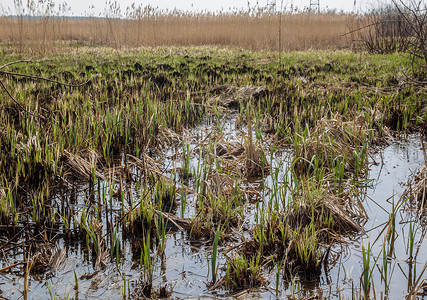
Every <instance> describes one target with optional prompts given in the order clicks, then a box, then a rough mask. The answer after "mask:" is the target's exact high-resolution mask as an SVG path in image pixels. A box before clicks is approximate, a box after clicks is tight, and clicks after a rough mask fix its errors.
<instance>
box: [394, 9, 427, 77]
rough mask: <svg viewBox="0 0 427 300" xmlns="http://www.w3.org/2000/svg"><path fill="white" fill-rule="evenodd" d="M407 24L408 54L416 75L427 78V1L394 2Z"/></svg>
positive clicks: (405, 27)
mask: <svg viewBox="0 0 427 300" xmlns="http://www.w3.org/2000/svg"><path fill="white" fill-rule="evenodd" d="M392 1H393V4H394V6H395V8H396V10H397V12H398V14H399V17H400V18H401V20H402V22H403V23H404V24H405V26H404V29H405V34H406V35H407V36H408V37H409V38H408V39H407V40H406V44H407V47H406V51H405V52H406V53H408V54H410V56H411V58H412V66H413V72H414V75H415V76H417V77H418V79H422V80H424V79H425V78H426V77H427V2H426V1H425V0H407V1H403V0H392Z"/></svg>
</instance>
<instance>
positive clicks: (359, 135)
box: [0, 49, 427, 299]
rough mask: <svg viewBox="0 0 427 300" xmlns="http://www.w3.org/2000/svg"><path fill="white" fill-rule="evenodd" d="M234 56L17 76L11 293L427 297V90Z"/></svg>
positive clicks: (6, 119)
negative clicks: (426, 293) (425, 132)
mask: <svg viewBox="0 0 427 300" xmlns="http://www.w3.org/2000/svg"><path fill="white" fill-rule="evenodd" d="M227 51H228V50H227ZM227 51H222V50H218V53H209V52H208V53H206V51H205V49H203V51H202V50H200V49H196V50H194V49H193V50H191V51H190V50H188V49H187V50H185V51H181V52H179V53H178V52H176V53H173V54H171V51H164V52H163V50H161V51H159V53H154V54H153V53H149V52H148V53H143V55H142V56H134V55H135V54H131V55H130V54H126V55H130V56H126V57H123V58H120V59H119V60H118V61H116V60H115V59H114V58H111V57H109V56H108V55H107V54H104V55H105V57H104V60H105V61H104V63H99V62H97V63H94V61H92V60H90V59H95V58H92V56H91V55H92V54H85V55H84V56H82V57H80V56H78V57H77V58H73V59H74V60H75V62H76V66H73V65H72V64H69V63H68V64H67V63H66V62H62V63H58V66H57V68H59V69H60V70H62V71H60V72H57V71H55V68H54V67H53V65H50V62H43V61H42V62H33V63H31V64H26V63H25V64H24V65H23V66H22V62H21V63H16V64H13V65H11V66H12V67H15V65H17V66H19V67H17V66H16V69H14V70H12V71H10V73H9V74H5V76H6V75H7V76H8V77H7V80H8V81H7V85H6V86H7V88H8V90H10V91H12V92H11V94H10V96H9V95H8V94H7V93H4V94H3V95H2V97H3V98H2V99H4V101H3V102H2V104H1V106H0V109H1V112H2V114H1V117H0V121H1V123H0V146H1V147H2V148H1V151H2V152H1V153H2V157H1V163H0V168H1V171H2V172H3V173H2V174H3V175H1V177H0V178H1V180H0V200H1V202H0V217H1V224H0V250H1V256H0V292H1V293H0V296H1V297H4V298H6V299H18V298H25V299H38V298H40V299H46V298H51V299H57V298H60V299H79V298H80V299H94V298H95V299H96V298H104V299H116V298H126V299H138V298H197V297H207V298H216V297H243V298H259V297H262V298H276V297H277V298H286V297H289V298H295V299H301V298H305V297H307V299H311V298H310V297H312V298H314V297H317V298H318V299H322V297H325V298H332V299H342V298H344V299H350V298H352V297H353V296H354V295H356V296H357V298H359V297H360V298H369V297H373V298H404V297H405V296H408V295H409V296H416V295H419V296H422V293H423V292H424V289H423V287H424V278H427V277H426V276H427V275H425V274H424V273H425V272H424V271H425V269H426V266H427V263H426V262H427V253H426V251H424V250H423V249H424V248H425V247H423V246H425V245H424V243H425V242H424V236H425V202H424V201H425V198H426V197H425V194H426V193H425V187H426V185H425V183H426V181H427V179H426V178H427V176H426V173H427V171H426V170H425V167H426V160H427V156H426V146H425V144H426V140H425V136H424V135H422V134H421V133H420V132H422V131H423V130H424V129H423V128H425V126H426V125H425V124H426V123H425V120H426V118H425V109H424V106H423V103H424V102H423V101H424V100H423V99H425V98H423V96H422V97H418V96H417V97H412V95H413V93H416V92H417V93H421V94H422V93H424V92H425V91H423V90H419V91H415V88H414V87H410V88H408V89H407V90H399V91H398V92H396V90H393V89H392V88H393V81H392V80H389V81H387V80H385V79H384V78H385V77H384V76H388V75H387V74H388V73H387V72H386V71H384V67H383V65H384V64H386V65H387V66H388V67H389V68H390V69H391V70H393V68H395V67H396V66H395V65H394V63H395V61H393V60H392V58H393V57H391V58H390V61H387V60H385V59H384V57H382V56H381V58H378V57H376V56H369V57H367V58H366V60H367V62H368V61H369V63H370V64H372V65H373V67H372V68H370V69H369V72H373V74H372V80H371V81H372V82H370V83H369V84H372V86H376V87H377V90H376V91H375V92H372V89H371V88H372V86H370V87H369V88H367V87H366V85H365V84H360V80H365V79H366V77H365V76H366V72H368V69H367V68H366V67H365V66H363V65H361V64H359V63H358V58H357V57H353V56H352V55H351V54H350V53H346V52H344V53H334V54H325V53H307V54H305V56H304V57H299V56H293V55H292V54H289V56H288V57H287V58H286V59H284V60H283V61H282V62H280V63H277V61H276V60H274V59H273V58H274V57H272V56H270V55H269V54H264V55H263V56H262V55H261V54H257V53H240V52H227ZM88 57H89V58H88ZM337 57H338V59H341V60H342V63H343V64H344V62H345V63H347V64H348V65H347V66H341V65H340V64H339V63H338V62H337V61H338V60H337ZM9 59H10V60H13V57H10V58H9ZM325 60H326V61H331V63H329V62H328V63H325ZM129 61H132V63H128V62H129ZM134 61H136V62H134ZM242 61H243V62H242ZM306 62H310V64H308V65H307V66H303V65H302V64H304V63H306ZM377 62H378V65H377V64H376V63H377ZM326 65H328V67H326ZM70 66H71V67H70ZM83 66H85V67H83ZM113 66H114V67H113ZM322 66H323V67H324V68H323V67H322ZM6 67H7V66H6V65H5V66H3V67H2V68H0V70H3V69H4V68H6ZM349 67H351V68H353V75H351V76H353V77H351V78H349V76H350V75H349V74H348V73H346V71H345V70H347V69H348V68H349ZM82 68H84V70H85V71H84V72H80V74H79V76H81V77H78V78H75V76H74V75H73V74H75V73H77V72H78V71H77V70H79V69H80V70H81V69H82ZM373 70H374V71H373ZM31 72H38V73H40V74H38V75H37V76H39V77H40V78H42V79H40V78H39V79H38V80H40V81H42V82H45V81H46V80H45V81H43V78H45V79H47V78H49V80H51V81H52V80H53V81H55V82H50V83H49V81H48V83H46V82H45V83H41V82H40V81H35V82H33V81H32V79H31V78H28V77H26V76H25V74H27V73H31ZM382 72H386V73H385V75H384V74H383V73H382ZM82 73H83V74H82ZM54 74H60V75H59V76H57V77H54V76H55V75H54ZM271 74H275V75H274V76H273V75H271ZM331 76H332V77H334V79H330V78H329V77H331ZM58 77H59V78H58ZM88 77H89V78H94V79H92V80H93V81H92V82H91V83H90V85H87V84H86V85H82V86H78V83H79V82H82V81H83V80H81V79H83V78H88ZM66 79H69V80H71V82H72V83H73V84H74V85H76V87H66V86H63V85H61V84H59V83H58V82H57V80H58V81H66ZM356 79H357V80H356ZM358 80H359V82H358ZM357 82H358V83H357ZM43 84H44V85H43ZM384 85H385V86H387V87H388V88H389V90H390V91H388V90H386V89H384V88H383V87H384ZM343 86H347V87H350V88H347V89H343V88H342V87H343ZM380 87H381V89H380ZM390 99H392V100H394V101H391V100H390ZM423 126H424V127H423ZM426 200H427V199H426ZM391 295H392V296H391Z"/></svg>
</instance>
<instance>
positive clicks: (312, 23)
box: [0, 12, 355, 52]
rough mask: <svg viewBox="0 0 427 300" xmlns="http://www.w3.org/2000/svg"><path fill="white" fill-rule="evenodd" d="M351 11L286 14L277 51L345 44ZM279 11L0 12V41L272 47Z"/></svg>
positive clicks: (47, 46) (37, 48) (35, 48)
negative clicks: (128, 15) (76, 15)
mask: <svg viewBox="0 0 427 300" xmlns="http://www.w3.org/2000/svg"><path fill="white" fill-rule="evenodd" d="M354 22H355V16H354V15H349V14H332V13H324V14H313V13H308V12H301V13H297V14H291V13H285V14H283V15H282V21H281V24H282V26H281V44H282V45H281V50H282V51H295V50H305V49H326V48H337V47H343V46H346V45H347V44H348V41H346V40H345V38H339V35H341V34H343V33H345V32H346V31H348V30H347V29H348V28H349V26H350V24H353V23H354ZM279 23H280V15H279V14H278V13H274V14H270V13H264V14H261V15H253V14H249V13H246V12H239V13H228V14H226V13H222V14H211V13H203V14H194V13H192V14H189V13H176V12H175V13H173V12H171V13H167V14H162V13H160V14H150V15H148V16H144V15H142V16H137V17H134V19H132V20H131V19H109V18H83V19H67V18H53V17H45V18H37V19H36V18H11V17H0V41H2V42H14V43H15V45H18V46H19V49H20V51H30V52H45V51H48V50H52V49H55V50H56V49H57V48H58V47H59V46H58V43H57V42H58V41H73V42H76V41H77V42H78V43H84V44H91V45H93V44H100V45H108V46H111V47H113V48H122V47H140V46H144V47H147V46H201V45H217V46H231V47H239V48H245V49H250V50H270V51H277V50H278V48H279V45H278V44H279V36H278V35H279Z"/></svg>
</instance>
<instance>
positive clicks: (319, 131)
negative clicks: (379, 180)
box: [294, 116, 369, 172]
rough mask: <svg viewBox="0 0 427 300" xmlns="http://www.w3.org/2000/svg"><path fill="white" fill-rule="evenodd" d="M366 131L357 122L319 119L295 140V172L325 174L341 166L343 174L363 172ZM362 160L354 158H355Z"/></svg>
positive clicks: (361, 123)
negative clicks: (318, 169)
mask: <svg viewBox="0 0 427 300" xmlns="http://www.w3.org/2000/svg"><path fill="white" fill-rule="evenodd" d="M368 134H369V129H368V128H367V124H366V122H364V121H363V120H361V119H356V120H353V121H349V122H345V121H343V118H342V117H339V116H336V118H334V119H321V120H319V121H317V124H316V125H315V126H314V127H313V128H312V129H311V130H309V131H305V132H304V133H303V135H301V136H298V135H297V137H296V139H295V141H294V150H295V157H296V161H295V163H294V167H295V170H297V171H298V172H312V171H313V170H314V169H315V168H318V167H322V168H326V169H327V170H328V171H329V172H331V171H332V170H334V169H335V168H337V167H339V166H338V165H342V167H343V168H344V171H345V172H354V171H355V170H359V171H363V170H364V169H365V168H366V164H367V153H365V152H366V151H367V142H368V137H369V135H368ZM359 153H360V154H361V155H362V157H361V158H358V156H357V155H358V154H359Z"/></svg>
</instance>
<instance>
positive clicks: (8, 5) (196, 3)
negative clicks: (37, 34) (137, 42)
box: [0, 0, 372, 16]
mask: <svg viewBox="0 0 427 300" xmlns="http://www.w3.org/2000/svg"><path fill="white" fill-rule="evenodd" d="M37 1H39V0H35V2H37ZM41 1H45V2H46V1H49V0H41ZM50 1H53V2H54V3H55V5H56V6H55V7H56V8H57V7H58V5H59V4H60V3H63V2H66V3H67V4H68V6H69V7H70V12H69V13H68V15H72V16H82V15H88V14H92V15H95V16H98V15H99V14H102V13H103V11H104V9H105V8H106V0H50ZM267 1H274V0H258V1H257V0H249V4H250V6H251V7H253V6H256V4H257V3H258V5H259V6H265V5H266V4H267ZM354 1H355V0H342V1H341V0H319V2H320V7H321V9H326V8H329V9H336V10H337V11H341V10H343V11H346V12H355V11H356V10H359V11H360V10H364V9H366V8H367V7H368V6H369V5H368V4H367V3H368V2H367V0H356V5H354ZM22 2H23V3H24V5H25V3H27V0H22ZM117 2H118V3H119V4H120V8H121V11H122V13H124V12H125V11H126V7H127V6H129V5H130V4H131V3H135V4H136V5H137V6H138V5H140V4H141V5H142V6H146V5H151V6H153V7H159V8H160V9H169V10H172V9H174V8H177V9H180V10H187V11H188V10H189V11H201V10H209V11H218V10H221V9H223V10H225V11H227V10H230V8H238V9H240V8H244V9H247V7H248V0H234V1H226V0H179V1H176V0H139V1H138V0H120V1H117ZM370 2H372V0H370ZM276 3H277V7H280V6H281V3H282V0H276ZM0 5H1V7H0V12H2V14H3V13H4V12H6V13H7V14H17V13H16V10H15V6H14V0H1V4H0ZM291 5H293V6H294V7H298V8H299V9H304V8H306V7H309V6H310V0H283V6H284V7H287V8H289V7H290V6H291ZM92 6H93V8H92V9H91V8H90V7H92Z"/></svg>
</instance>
